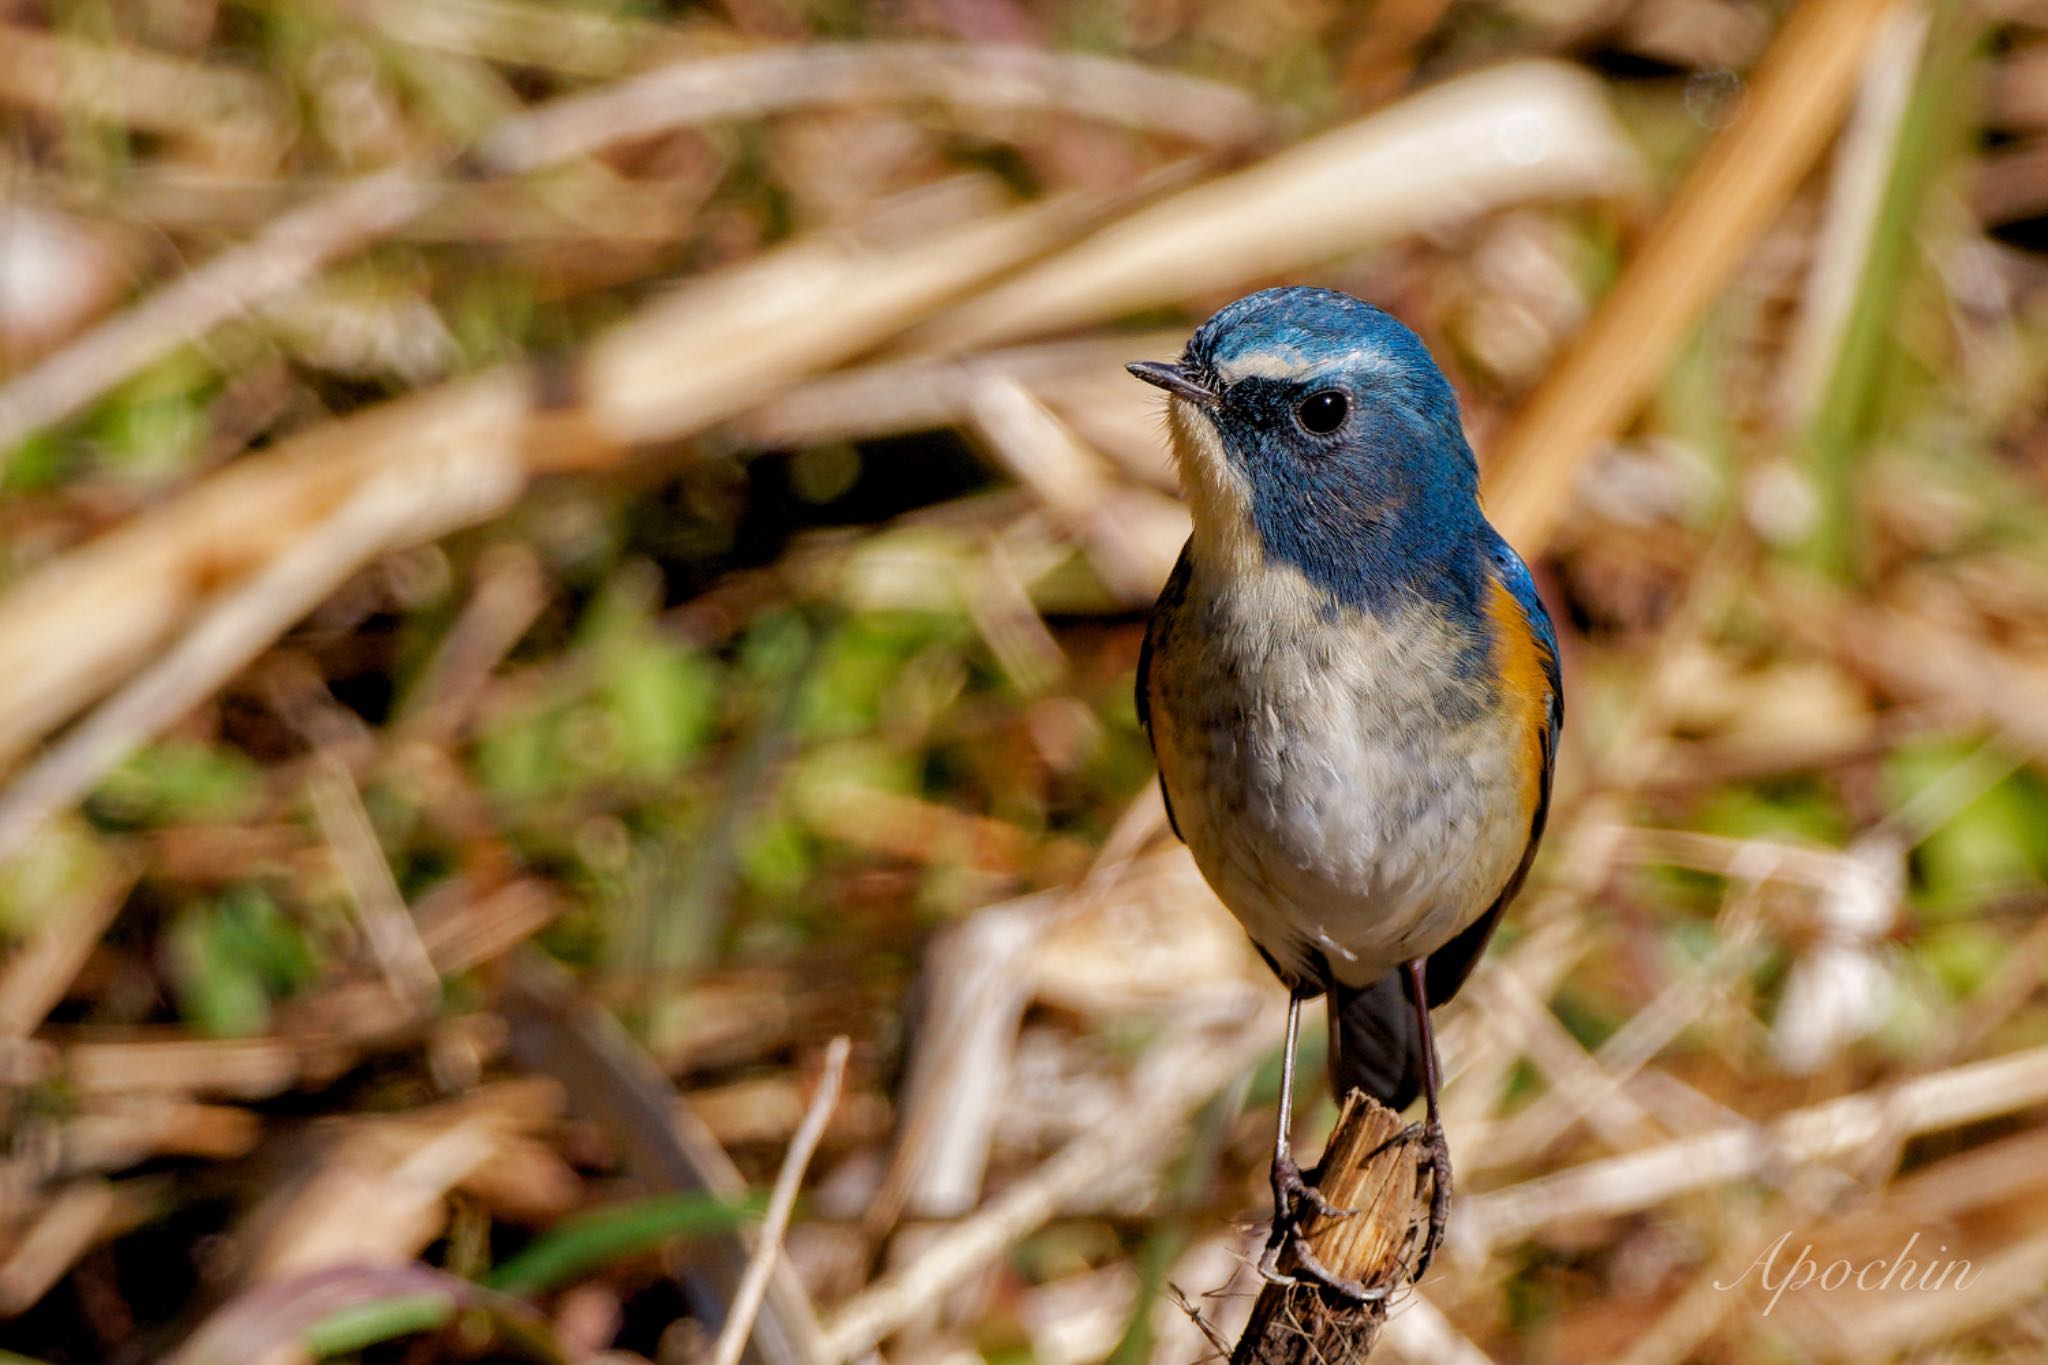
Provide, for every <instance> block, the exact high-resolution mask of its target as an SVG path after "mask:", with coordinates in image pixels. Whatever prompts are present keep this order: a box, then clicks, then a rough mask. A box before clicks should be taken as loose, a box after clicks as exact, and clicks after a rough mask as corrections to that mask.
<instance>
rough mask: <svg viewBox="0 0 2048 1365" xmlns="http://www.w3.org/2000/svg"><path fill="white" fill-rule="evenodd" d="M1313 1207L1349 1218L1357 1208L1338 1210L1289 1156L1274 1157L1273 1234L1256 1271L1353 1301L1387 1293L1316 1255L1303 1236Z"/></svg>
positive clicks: (1271, 1278)
mask: <svg viewBox="0 0 2048 1365" xmlns="http://www.w3.org/2000/svg"><path fill="white" fill-rule="evenodd" d="M1311 1209H1313V1210H1314V1211H1315V1212H1316V1213H1318V1214H1320V1215H1321V1216H1322V1217H1324V1218H1350V1217H1353V1216H1354V1215H1356V1214H1357V1212H1358V1210H1357V1209H1340V1208H1338V1207H1337V1206H1336V1205H1334V1204H1332V1203H1331V1202H1330V1201H1329V1200H1327V1199H1325V1198H1323V1192H1322V1191H1321V1190H1319V1189H1317V1188H1316V1187H1315V1186H1314V1185H1311V1184H1310V1183H1309V1182H1308V1181H1307V1179H1305V1178H1304V1177H1303V1175H1302V1173H1301V1167H1299V1166H1297V1165H1295V1164H1294V1161H1293V1159H1292V1158H1290V1157H1286V1156H1278V1157H1275V1158H1274V1159H1273V1234H1272V1236H1270V1237H1268V1238H1267V1239H1266V1254H1265V1255H1263V1256H1261V1257H1260V1258H1259V1274H1260V1275H1261V1276H1263V1277H1264V1278H1265V1279H1266V1280H1267V1281H1268V1282H1269V1283H1272V1284H1290V1285H1291V1284H1303V1283H1307V1284H1313V1285H1316V1286H1318V1287H1320V1288H1322V1289H1326V1290H1328V1291H1329V1292H1331V1293H1332V1294H1335V1295H1337V1296H1338V1297H1340V1298H1343V1299H1346V1300H1348V1301H1349V1302H1351V1303H1354V1304H1364V1303H1372V1302H1375V1301H1376V1300H1379V1299H1384V1298H1385V1297H1386V1296H1387V1290H1386V1289H1385V1288H1384V1287H1382V1288H1377V1289H1369V1288H1367V1287H1366V1286H1365V1285H1362V1284H1360V1283H1359V1282H1358V1281H1356V1280H1347V1279H1345V1278H1344V1277H1343V1276H1342V1275H1339V1274H1337V1273H1336V1272H1335V1271H1333V1270H1331V1269H1330V1268H1329V1267H1328V1266H1326V1265H1324V1264H1323V1263H1322V1261H1321V1260H1320V1259H1318V1258H1317V1256H1316V1254H1315V1252H1314V1251H1312V1250H1310V1249H1309V1245H1308V1239H1307V1238H1306V1237H1305V1236H1303V1235H1302V1224H1303V1223H1304V1222H1305V1221H1306V1220H1307V1215H1308V1211H1309V1210H1311ZM1283 1252H1291V1253H1292V1258H1291V1263H1292V1266H1293V1270H1292V1273H1282V1271H1281V1270H1280V1258H1281V1254H1282V1253H1283Z"/></svg>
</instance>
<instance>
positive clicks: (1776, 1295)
mask: <svg viewBox="0 0 2048 1365" xmlns="http://www.w3.org/2000/svg"><path fill="white" fill-rule="evenodd" d="M1791 1240H1792V1234H1791V1233H1789V1232H1788V1233H1786V1234H1785V1235H1784V1236H1782V1237H1780V1238H1779V1239H1778V1240H1777V1241H1775V1242H1773V1243H1771V1245H1770V1247H1769V1248H1768V1249H1767V1250H1766V1251H1764V1252H1763V1253H1762V1254H1761V1255H1759V1256H1758V1257H1757V1258H1756V1259H1755V1260H1754V1261H1751V1262H1750V1263H1749V1265H1748V1267H1747V1268H1746V1269H1745V1270H1744V1271H1743V1272H1742V1273H1741V1274H1740V1275H1737V1276H1736V1277H1735V1278H1734V1279H1732V1280H1730V1281H1728V1282H1727V1283H1726V1284H1723V1283H1722V1282H1721V1281H1719V1280H1716V1281H1714V1288H1716V1289H1722V1290H1727V1289H1734V1288H1736V1287H1737V1286H1738V1285H1740V1284H1742V1282H1743V1281H1745V1280H1747V1279H1748V1278H1749V1277H1750V1273H1751V1272H1752V1271H1754V1272H1755V1273H1756V1277H1757V1284H1758V1285H1759V1286H1761V1287H1762V1288H1763V1289H1765V1290H1766V1291H1768V1292H1769V1293H1770V1296H1771V1298H1770V1302H1768V1303H1766V1304H1765V1305H1764V1311H1763V1316H1765V1317H1769V1316H1770V1315H1771V1310H1772V1309H1773V1308H1776V1307H1777V1306H1778V1300H1779V1299H1780V1298H1782V1297H1784V1295H1785V1294H1787V1293H1788V1292H1790V1291H1792V1290H1796V1289H1804V1288H1806V1287H1807V1286H1808V1285H1814V1284H1817V1285H1819V1286H1820V1287H1821V1288H1822V1289H1842V1288H1845V1287H1848V1286H1851V1285H1853V1286H1854V1287H1855V1288H1857V1289H1859V1290H1861V1291H1863V1292H1864V1293H1867V1294H1881V1293H1883V1292H1885V1291H1886V1290H1906V1291H1914V1292H1922V1293H1931V1292H1932V1291H1934V1290H1937V1289H1962V1288H1964V1287H1965V1286H1967V1285H1968V1283H1969V1281H1970V1279H1971V1278H1972V1277H1973V1276H1974V1275H1975V1274H1976V1273H1977V1272H1976V1270H1975V1269H1974V1268H1973V1267H1972V1266H1971V1265H1970V1263H1969V1262H1968V1261H1967V1260H1962V1259H1959V1258H1947V1257H1944V1256H1940V1253H1944V1252H1946V1251H1947V1250H1948V1245H1947V1244H1946V1243H1943V1244H1942V1245H1940V1246H1938V1247H1936V1248H1935V1251H1936V1253H1937V1256H1936V1257H1933V1258H1929V1259H1927V1260H1924V1261H1922V1260H1916V1259H1913V1258H1912V1256H1911V1255H1910V1253H1911V1252H1912V1250H1913V1248H1914V1247H1915V1246H1917V1245H1918V1244H1919V1242H1920V1234H1919V1233H1917V1232H1916V1233H1914V1234H1913V1235H1912V1236H1911V1237H1908V1238H1907V1239H1906V1244H1905V1245H1904V1246H1902V1247H1900V1248H1899V1254H1898V1255H1896V1256H1890V1257H1879V1258H1877V1259H1874V1260H1868V1261H1852V1260H1850V1259H1849V1258H1847V1257H1846V1256H1845V1257H1841V1258H1839V1259H1837V1260H1833V1261H1829V1262H1828V1263H1827V1264H1826V1265H1822V1264H1821V1263H1820V1262H1819V1261H1816V1260H1814V1259H1813V1243H1811V1242H1808V1243H1807V1244H1806V1245H1805V1246H1803V1247H1801V1248H1799V1254H1798V1255H1796V1256H1794V1257H1793V1258H1792V1259H1791V1260H1790V1262H1788V1263H1786V1264H1783V1265H1780V1263H1779V1262H1780V1258H1781V1257H1782V1256H1783V1255H1784V1252H1785V1244H1786V1243H1787V1242H1789V1241H1791ZM1924 1254H1925V1253H1923V1255H1924ZM1951 1275H1953V1276H1954V1278H1953V1279H1951V1278H1950V1276H1951Z"/></svg>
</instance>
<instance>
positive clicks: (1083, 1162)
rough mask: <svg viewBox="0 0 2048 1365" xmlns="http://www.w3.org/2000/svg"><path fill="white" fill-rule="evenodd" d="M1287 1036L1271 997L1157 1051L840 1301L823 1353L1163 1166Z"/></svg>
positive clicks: (885, 1330) (894, 1320)
mask: <svg viewBox="0 0 2048 1365" xmlns="http://www.w3.org/2000/svg"><path fill="white" fill-rule="evenodd" d="M1279 1036H1280V1010H1279V1008H1278V1006H1277V1004H1269V1005H1267V1006H1265V1007H1263V1008H1261V1009H1259V1010H1258V1012H1257V1013H1256V1015H1255V1016H1254V1017H1253V1018H1252V1019H1251V1020H1250V1021H1249V1022H1247V1023H1244V1024H1241V1025H1239V1026H1238V1027H1236V1028H1234V1029H1232V1030H1230V1031H1229V1032H1228V1033H1226V1034H1224V1035H1223V1036H1222V1037H1220V1038H1219V1037H1217V1036H1216V1035H1215V1034H1214V1032H1213V1031H1209V1030H1199V1031H1198V1030H1196V1029H1194V1028H1189V1029H1187V1030H1186V1031H1185V1032H1184V1036H1182V1037H1179V1038H1176V1039H1175V1040H1173V1041H1171V1042H1167V1043H1163V1044H1161V1045H1160V1046H1159V1047H1158V1048H1155V1049H1154V1050H1153V1053H1152V1055H1150V1056H1149V1057H1147V1058H1146V1059H1145V1061H1144V1063H1143V1064H1142V1065H1141V1067H1140V1070H1139V1075H1138V1076H1137V1077H1136V1078H1135V1079H1134V1080H1133V1082H1132V1084H1131V1087H1130V1099H1129V1103H1127V1104H1124V1105H1120V1106H1119V1107H1118V1109H1117V1112H1116V1113H1115V1114H1113V1115H1112V1116H1110V1117H1109V1118H1108V1119H1106V1120H1104V1121H1103V1122H1101V1123H1099V1124H1097V1125H1096V1126H1095V1127H1093V1128H1091V1129H1090V1130H1088V1131H1087V1132H1086V1133H1083V1134H1082V1135H1081V1136H1080V1137H1077V1138H1075V1139H1074V1140H1073V1141H1071V1142H1069V1143H1068V1144H1067V1145H1066V1146H1065V1147H1063V1148H1061V1149H1060V1151H1059V1152H1058V1153H1057V1154H1056V1155H1054V1156H1053V1157H1052V1158H1051V1159H1050V1160H1048V1161H1046V1162H1045V1164H1044V1165H1042V1166H1040V1167H1039V1168H1038V1169H1037V1170H1036V1171H1034V1172H1032V1173H1031V1174H1030V1175H1029V1176H1026V1177H1025V1178H1024V1179H1022V1180H1020V1181H1019V1182H1018V1183H1016V1184H1015V1185H1012V1186H1010V1187H1009V1188H1008V1189H1006V1190H1004V1191H1003V1192H1002V1193H1001V1194H999V1195H997V1196H996V1197H995V1198H994V1199H992V1200H991V1201H989V1203H987V1204H986V1205H984V1206H983V1207H982V1208H981V1209H980V1210H978V1211H977V1212H975V1213H974V1214H972V1215H971V1216H969V1217H967V1218H965V1219H963V1220H962V1221H961V1222H959V1223H957V1224H955V1225H953V1226H952V1227H950V1228H948V1229H946V1230H945V1231H944V1232H941V1233H940V1234H938V1236H937V1237H935V1238H934V1239H933V1240H932V1242H931V1243H930V1244H929V1245H927V1246H926V1247H925V1249H924V1251H923V1252H922V1253H921V1254H920V1255H919V1256H918V1257H917V1259H915V1260H914V1261H912V1262H910V1263H909V1264H908V1265H906V1266H903V1267H901V1268H900V1269H897V1270H894V1271H891V1272H890V1273H889V1274H887V1275H885V1276H883V1277H882V1278H881V1279H879V1280H876V1281H875V1282H874V1283H873V1284H870V1285H869V1286H868V1287H867V1288H865V1289H863V1290H862V1291H861V1292H860V1293H858V1294H856V1295H854V1296H853V1297H852V1298H851V1299H848V1300H847V1301H846V1302H845V1303H842V1304H841V1305H839V1307H838V1308H837V1309H836V1310H835V1311H834V1312H833V1313H832V1315H831V1317H830V1318H829V1319H828V1320H827V1321H826V1323H825V1325H824V1350H823V1352H822V1353H821V1355H820V1359H821V1360H822V1361H824V1362H827V1363H828V1365H836V1363H837V1362H840V1361H846V1360H853V1359H857V1358H859V1357H862V1356H865V1355H866V1354H868V1353H869V1352H870V1351H872V1350H874V1349H875V1347H876V1346H877V1345H879V1344H880V1343H881V1342H882V1341H883V1340H884V1339H886V1338H887V1337H889V1336H890V1335H891V1334H893V1333H894V1332H896V1331H897V1330H898V1329H899V1328H901V1327H903V1326H904V1325H905V1324H907V1323H909V1322H910V1321H912V1320H913V1319H915V1318H916V1317H918V1316H919V1315H920V1314H922V1313H924V1312H925V1311H927V1310H928V1309H929V1308H930V1307H931V1306H932V1305H934V1304H936V1303H938V1302H940V1301H941V1300H942V1299H943V1298H944V1296H945V1295H946V1294H948V1293H949V1292H951V1291H952V1290H953V1289H955V1288H957V1287H958V1286H959V1285H961V1284H964V1283H965V1282H966V1281H968V1280H969V1279H971V1278H972V1277H973V1276H975V1275H976V1274H978V1273H979V1272H980V1271H981V1270H982V1269H983V1268H984V1267H986V1266H987V1265H988V1264H989V1263H990V1262H991V1261H993V1260H994V1259H996V1258H997V1257H999V1256H1002V1255H1003V1254H1004V1253H1005V1252H1007V1251H1008V1250H1009V1248H1010V1247H1012V1246H1014V1245H1015V1244H1016V1243H1017V1242H1018V1241H1019V1240H1020V1239H1021V1238H1023V1237H1026V1236H1028V1235H1029V1234H1030V1233H1031V1232H1032V1231H1034V1230H1035V1229H1037V1228H1040V1227H1043V1226H1044V1225H1045V1224H1046V1223H1047V1222H1048V1221H1050V1220H1051V1219H1052V1218H1053V1217H1054V1216H1055V1215H1056V1214H1058V1212H1059V1211H1060V1209H1061V1208H1062V1207H1064V1206H1065V1205H1066V1204H1068V1203H1069V1202H1071V1201H1072V1200H1074V1199H1076V1198H1078V1197H1079V1196H1081V1195H1083V1194H1085V1193H1086V1192H1087V1191H1089V1190H1090V1189H1093V1188H1094V1187H1095V1186H1096V1185H1098V1184H1099V1183H1100V1182H1102V1181H1103V1180H1106V1179H1111V1178H1118V1177H1121V1178H1125V1179H1128V1178H1129V1177H1130V1176H1131V1175H1132V1174H1134V1173H1135V1172H1139V1171H1153V1170H1157V1169H1158V1168H1159V1167H1160V1166H1161V1165H1163V1164H1164V1163H1165V1162H1166V1161H1168V1160H1170V1159H1171V1157H1172V1155H1173V1153H1174V1152H1175V1151H1176V1150H1177V1149H1178V1148H1177V1143H1176V1142H1175V1140H1174V1139H1175V1137H1176V1136H1177V1135H1178V1134H1180V1133H1181V1132H1182V1131H1183V1130H1184V1127H1185V1125H1186V1123H1187V1119H1188V1116H1189V1115H1190V1114H1192V1113H1193V1112H1194V1111H1195V1110H1196V1109H1198V1108H1199V1107H1200V1106H1202V1105H1203V1104H1206V1103H1208V1101H1209V1099H1210V1098H1211V1097H1212V1096H1213V1095H1215V1093H1216V1092H1217V1091H1218V1090H1220V1089H1222V1088H1223V1087H1224V1086H1226V1085H1228V1084H1229V1083H1230V1082H1231V1081H1232V1080H1233V1079H1235V1078H1236V1077H1237V1076H1238V1075H1240V1074H1242V1072H1243V1070H1244V1068H1246V1067H1248V1066H1251V1065H1252V1064H1253V1063H1254V1062H1256V1061H1257V1059H1258V1058H1259V1057H1261V1056H1263V1055H1264V1054H1265V1053H1266V1052H1268V1051H1269V1050H1271V1048H1272V1046H1273V1043H1274V1040H1275V1039H1276V1038H1278V1037H1279Z"/></svg>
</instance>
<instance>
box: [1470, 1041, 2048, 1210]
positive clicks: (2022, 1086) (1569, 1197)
mask: <svg viewBox="0 0 2048 1365" xmlns="http://www.w3.org/2000/svg"><path fill="white" fill-rule="evenodd" d="M2044 1101H2048V1048H2030V1049H2027V1050H2025V1051H2022V1052H2015V1053H2011V1054H2009V1055H2007V1056H2003V1057H1996V1058H1992V1059H1990V1060H1987V1061H1981V1062H1973V1063H1971V1064H1969V1065H1967V1066H1959V1067H1954V1068H1951V1069H1949V1070H1947V1071H1940V1072H1936V1073H1934V1074H1932V1075H1928V1076H1920V1077H1915V1078H1913V1079H1910V1080H1905V1081H1900V1082H1896V1083H1894V1084H1892V1085H1889V1086H1885V1087H1882V1088H1880V1089H1875V1090H1872V1091H1868V1092H1863V1093H1858V1094H1853V1095H1845V1096H1842V1097H1841V1098H1839V1099H1834V1100H1828V1101H1826V1102H1824V1103H1821V1104H1816V1105H1811V1106H1809V1107H1807V1108H1804V1109H1795V1110H1793V1111H1792V1112H1790V1113H1788V1114H1783V1115H1780V1116H1779V1117H1777V1118H1776V1119H1773V1120H1770V1121H1769V1122H1765V1123H1757V1124H1731V1125H1727V1126H1724V1127H1719V1128H1715V1129H1710V1130H1709V1131H1706V1132H1703V1133H1699V1134H1696V1135H1694V1136H1690V1137H1684V1138H1679V1139H1676V1140H1674V1141H1671V1142H1665V1143H1660V1144H1658V1145H1656V1146H1654V1147H1649V1148H1645V1149H1643V1150H1641V1151H1636V1152H1629V1153H1626V1154H1624V1155H1621V1156H1614V1157H1606V1158H1602V1159H1600V1160H1597V1161H1590V1162H1586V1163H1584V1164H1583V1165H1579V1166H1574V1167H1570V1168H1568V1169H1566V1170H1562V1171H1556V1172H1552V1173H1550V1174H1547V1175H1540V1176H1536V1177H1533V1178H1531V1179H1529V1180H1525V1181H1523V1182H1522V1183H1520V1184H1518V1185H1510V1186H1508V1187H1507V1188H1505V1189H1501V1190H1493V1191H1490V1192H1488V1193H1485V1194H1480V1195H1471V1196H1468V1197H1467V1198H1466V1199H1465V1200H1464V1205H1463V1210H1462V1214H1461V1223H1462V1226H1461V1228H1460V1235H1461V1238H1469V1239H1471V1241H1472V1243H1473V1244H1474V1245H1477V1246H1479V1247H1481V1248H1491V1247H1496V1246H1500V1245H1502V1244H1504V1243H1508V1242H1513V1241H1516V1240H1518V1239H1520V1238H1523V1237H1526V1236H1529V1235H1530V1234H1532V1233H1534V1232H1537V1231H1539V1230H1541V1229H1542V1228H1544V1227H1547V1226H1549V1225H1551V1224H1553V1223H1558V1222H1563V1221H1566V1220H1570V1219H1575V1218H1584V1217H1603V1216H1611V1215H1614V1214H1619V1213H1629V1212H1633V1211H1635V1210H1637V1209H1644V1208H1649V1207H1651V1206H1653V1205H1656V1204H1660V1203H1663V1202H1664V1201H1665V1200H1668V1199H1671V1198H1674V1197H1675V1196H1677V1195H1680V1194H1684V1193H1688V1192H1690V1191H1693V1190H1698V1189H1702V1188H1705V1187H1707V1186H1711V1185H1720V1184H1725V1183H1727V1182H1729V1181H1734V1180H1742V1179H1746V1178H1750V1177H1754V1176H1757V1175H1759V1174H1761V1173H1763V1172H1764V1171H1765V1170H1767V1169H1769V1168H1770V1167H1772V1166H1774V1165H1778V1164H1789V1165H1793V1166H1798V1165H1805V1164H1809V1163H1812V1162H1818V1161H1825V1160H1828V1159H1830V1158H1833V1157H1838V1156H1841V1155H1843V1154H1845V1153H1850V1152H1855V1151H1859V1150H1861V1149H1862V1148H1863V1147H1864V1145H1865V1144H1867V1143H1869V1142H1871V1141H1872V1140H1874V1139H1876V1138H1879V1137H1883V1136H1886V1135H1890V1136H1892V1137H1895V1138H1901V1139H1903V1138H1910V1137H1913V1136H1916V1135H1918V1134H1921V1133H1929V1132H1936V1131H1940V1130H1942V1129H1946V1128H1954V1127H1958V1126H1960V1125H1962V1124H1966V1123H1975V1122H1980V1121H1982V1120H1984V1119H1987V1118H1993V1117H1996V1116H1998V1115H2001V1114H2009V1113H2012V1112H2013V1111H2015V1110H2019V1109H2025V1108H2028V1107H2029V1106H2032V1105H2036V1104H2040V1103H2043V1102H2044Z"/></svg>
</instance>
